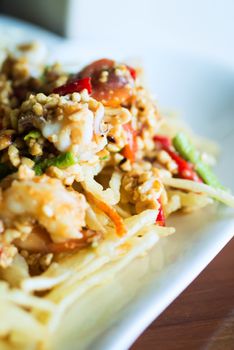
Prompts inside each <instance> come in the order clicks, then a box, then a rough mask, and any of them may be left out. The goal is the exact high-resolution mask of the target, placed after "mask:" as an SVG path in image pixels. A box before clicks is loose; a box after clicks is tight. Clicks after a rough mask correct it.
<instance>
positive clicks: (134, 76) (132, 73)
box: [127, 66, 137, 80]
mask: <svg viewBox="0 0 234 350" xmlns="http://www.w3.org/2000/svg"><path fill="white" fill-rule="evenodd" d="M127 68H128V70H129V73H130V74H131V77H132V79H134V80H136V77H137V74H136V70H135V69H134V68H132V67H130V66H127Z"/></svg>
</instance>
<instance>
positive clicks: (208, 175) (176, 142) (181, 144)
mask: <svg viewBox="0 0 234 350" xmlns="http://www.w3.org/2000/svg"><path fill="white" fill-rule="evenodd" d="M172 142H173V146H174V147H175V149H176V150H177V152H178V153H179V154H180V155H181V156H182V157H183V158H184V159H186V160H188V161H190V162H191V163H193V164H194V166H195V170H196V172H197V173H198V175H199V176H200V177H201V178H202V180H203V181H204V182H205V183H206V184H208V185H210V186H212V187H216V188H217V187H218V188H222V189H223V186H222V185H221V184H220V183H219V181H218V179H217V177H216V176H215V174H214V173H213V171H212V170H211V168H210V167H209V166H208V165H207V164H205V163H204V162H203V161H202V159H201V156H200V153H199V151H198V150H197V149H196V148H195V146H194V145H193V144H192V143H191V142H190V140H189V139H188V137H187V136H186V135H185V134H184V133H183V132H179V133H178V134H177V135H176V136H175V137H174V138H173V140H172Z"/></svg>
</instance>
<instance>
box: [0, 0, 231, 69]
mask: <svg viewBox="0 0 234 350" xmlns="http://www.w3.org/2000/svg"><path fill="white" fill-rule="evenodd" d="M0 13H1V14H7V15H11V16H15V17H17V18H21V19H24V20H26V21H29V22H32V23H34V24H37V25H40V26H42V27H44V28H47V29H49V30H51V31H53V32H55V33H57V34H59V35H61V36H65V37H68V38H75V39H77V40H79V42H80V43H87V42H89V43H90V42H95V43H96V44H97V43H98V44H100V45H102V44H103V43H106V42H108V41H111V42H112V43H113V42H114V43H116V45H118V46H125V45H128V46H129V45H131V46H134V47H140V48H142V47H147V46H160V47H162V46H163V47H170V48H175V49H179V50H184V49H186V51H191V52H193V53H194V52H195V53H202V54H203V55H208V56H212V57H213V59H215V58H217V59H218V60H220V59H222V60H225V61H226V62H230V63H232V62H233V61H234V45H233V33H234V21H233V14H234V1H233V0H196V1H194V0H144V1H140V0H118V1H115V0H98V1H95V0H93V1H87V0H40V1H31V0H20V1H15V0H0Z"/></svg>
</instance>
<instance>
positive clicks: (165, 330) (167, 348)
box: [131, 239, 234, 350]
mask: <svg viewBox="0 0 234 350" xmlns="http://www.w3.org/2000/svg"><path fill="white" fill-rule="evenodd" d="M152 349H155V350H198V349H199V350H200V349H202V350H203V349H204V350H234V239H232V241H231V242H230V243H229V244H228V245H227V246H226V247H225V248H224V249H223V251H222V252H221V253H220V254H219V255H218V256H217V257H216V258H215V259H214V260H213V261H212V262H211V263H210V264H209V266H208V267H207V268H206V269H205V270H204V271H203V272H202V273H201V275H200V276H198V278H197V279H196V280H195V281H194V282H193V283H192V284H191V285H190V286H189V287H188V288H187V289H186V290H185V291H184V292H183V293H182V294H181V295H180V296H179V297H178V298H177V299H176V300H175V301H174V302H173V303H172V304H171V305H170V306H169V307H168V309H166V310H165V311H164V312H163V313H162V315H161V316H160V317H159V318H158V319H157V320H156V321H154V322H153V323H152V324H151V326H149V328H148V329H147V330H146V331H145V332H144V333H143V334H142V335H141V336H140V338H139V339H138V340H137V341H136V342H135V344H134V345H133V346H132V348H131V350H152Z"/></svg>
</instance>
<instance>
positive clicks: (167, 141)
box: [154, 135, 171, 148]
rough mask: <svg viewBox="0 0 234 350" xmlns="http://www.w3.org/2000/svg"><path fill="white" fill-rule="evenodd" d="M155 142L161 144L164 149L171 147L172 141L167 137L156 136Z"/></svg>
mask: <svg viewBox="0 0 234 350" xmlns="http://www.w3.org/2000/svg"><path fill="white" fill-rule="evenodd" d="M154 141H155V142H157V143H159V145H160V146H161V147H162V148H164V147H171V140H170V139H169V137H167V136H162V135H155V136H154Z"/></svg>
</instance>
